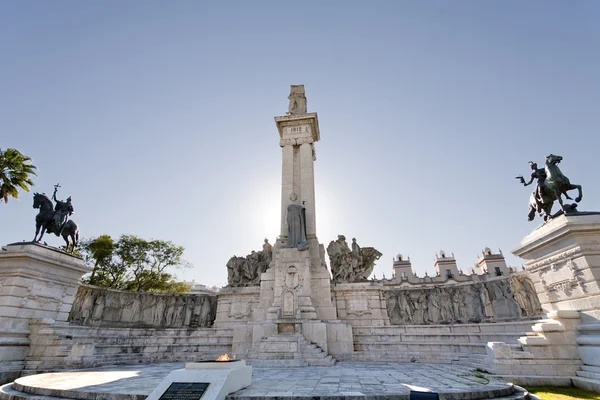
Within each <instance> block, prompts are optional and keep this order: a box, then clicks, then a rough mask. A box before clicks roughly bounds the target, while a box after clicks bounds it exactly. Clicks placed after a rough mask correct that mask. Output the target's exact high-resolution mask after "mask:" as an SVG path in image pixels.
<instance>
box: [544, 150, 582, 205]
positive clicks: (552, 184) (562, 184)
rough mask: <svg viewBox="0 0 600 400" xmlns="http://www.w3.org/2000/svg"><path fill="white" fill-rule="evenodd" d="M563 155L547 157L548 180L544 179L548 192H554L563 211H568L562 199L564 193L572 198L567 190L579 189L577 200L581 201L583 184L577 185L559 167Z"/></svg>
mask: <svg viewBox="0 0 600 400" xmlns="http://www.w3.org/2000/svg"><path fill="white" fill-rule="evenodd" d="M562 159H563V158H562V157H561V156H556V155H554V154H550V155H549V156H548V157H546V168H545V170H546V180H545V181H544V184H543V185H544V186H545V188H546V189H547V190H548V192H551V193H553V195H554V197H556V200H558V203H559V204H560V208H561V210H562V211H563V212H565V213H566V210H565V206H564V204H563V201H562V197H561V195H562V194H564V195H565V197H566V198H567V199H571V198H570V197H569V195H568V194H567V191H569V190H573V189H577V191H578V195H577V197H576V198H575V201H576V202H577V203H579V202H580V201H581V199H582V197H583V193H582V190H581V185H576V184H574V183H571V181H569V178H567V177H566V176H564V175H563V174H562V172H561V171H560V169H559V168H558V164H559V163H560V162H561V161H562Z"/></svg>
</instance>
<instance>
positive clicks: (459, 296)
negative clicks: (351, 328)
mask: <svg viewBox="0 0 600 400" xmlns="http://www.w3.org/2000/svg"><path fill="white" fill-rule="evenodd" d="M387 310H388V315H389V317H390V321H391V323H392V324H423V325H427V324H450V323H469V322H473V323H477V322H481V321H490V320H492V321H493V320H511V319H519V318H521V317H535V316H539V315H541V314H542V307H541V305H540V302H539V300H538V297H537V294H536V291H535V288H534V286H533V282H532V281H531V279H529V278H528V277H527V276H525V275H514V276H511V277H510V278H507V279H499V280H492V281H488V282H479V283H472V284H467V285H453V286H434V287H428V288H419V289H394V290H390V291H388V292H387Z"/></svg>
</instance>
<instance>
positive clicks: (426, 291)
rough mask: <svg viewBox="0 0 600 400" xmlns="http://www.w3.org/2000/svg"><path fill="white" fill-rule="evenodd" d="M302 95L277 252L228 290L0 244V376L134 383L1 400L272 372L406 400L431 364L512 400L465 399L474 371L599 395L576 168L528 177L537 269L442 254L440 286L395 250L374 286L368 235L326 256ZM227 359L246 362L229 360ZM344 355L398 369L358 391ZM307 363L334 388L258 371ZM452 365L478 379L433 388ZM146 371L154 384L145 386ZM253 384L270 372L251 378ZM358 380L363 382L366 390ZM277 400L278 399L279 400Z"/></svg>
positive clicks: (61, 221) (207, 383)
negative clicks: (107, 281) (135, 288)
mask: <svg viewBox="0 0 600 400" xmlns="http://www.w3.org/2000/svg"><path fill="white" fill-rule="evenodd" d="M288 99H289V107H288V111H287V112H286V113H285V115H283V116H278V117H275V124H276V127H277V131H278V134H279V145H280V147H281V151H282V172H281V176H282V179H281V187H282V190H281V207H280V209H279V212H280V230H279V235H278V237H277V238H276V240H275V241H274V242H273V244H271V243H269V241H268V240H267V239H265V241H264V243H263V244H262V249H261V250H257V251H252V252H251V253H250V254H247V255H246V256H243V257H242V256H233V257H231V258H230V259H229V261H228V262H227V265H226V269H227V274H228V285H227V286H226V287H224V288H222V289H221V290H220V291H219V292H218V293H203V294H201V295H197V294H188V295H180V294H158V293H139V292H124V291H119V290H112V289H106V288H100V287H94V286H90V285H82V284H80V282H79V278H80V277H81V275H82V274H84V273H86V272H87V271H88V270H89V268H87V267H86V266H85V263H84V262H83V260H81V259H80V258H78V257H75V256H73V255H71V254H68V253H66V252H63V251H59V250H57V249H51V248H48V247H46V246H42V245H39V244H37V243H22V244H14V245H9V246H6V247H5V248H3V251H1V252H0V333H1V334H2V335H1V336H0V344H1V345H2V347H0V359H1V360H2V361H8V363H6V362H5V363H4V364H2V365H0V379H1V380H2V381H4V382H8V381H9V380H12V379H14V378H16V377H18V376H19V375H31V374H39V373H43V372H50V371H60V370H68V369H71V370H72V369H81V368H96V367H101V366H105V365H110V367H105V368H109V369H110V371H111V373H115V375H114V376H120V377H125V378H127V379H125V380H123V381H122V382H118V381H119V379H116V380H115V378H114V377H113V376H112V375H110V374H104V373H103V374H97V373H96V371H106V369H102V368H100V369H96V370H94V371H75V372H73V371H63V372H60V373H58V374H53V377H54V378H56V379H57V380H58V381H57V382H56V385H57V386H53V385H52V383H51V382H50V380H52V379H51V377H50V378H48V377H47V376H45V375H44V374H41V375H36V376H26V377H21V378H19V379H17V380H16V381H15V382H14V384H13V385H12V386H10V384H9V385H5V386H2V387H0V398H3V397H2V396H5V397H6V396H20V393H30V394H37V393H38V392H42V391H43V393H45V394H57V393H66V392H64V391H63V389H64V386H63V385H64V382H66V381H69V380H71V381H73V382H74V383H73V385H72V386H74V387H75V389H77V390H78V391H77V393H75V392H73V393H75V394H74V395H77V396H80V397H81V398H83V397H84V396H85V397H86V398H88V397H89V398H92V397H94V398H95V396H96V391H100V392H103V393H110V394H111V395H112V394H113V393H115V394H116V395H123V394H124V393H121V392H118V391H122V390H123V383H124V382H127V383H128V384H129V385H130V387H129V388H127V391H128V394H127V395H128V396H129V395H133V394H132V393H134V392H135V395H134V396H140V398H143V397H142V396H147V395H150V396H151V397H150V398H159V399H161V398H163V399H166V398H178V396H179V397H181V396H184V395H185V396H187V397H186V398H189V397H192V396H195V397H194V398H198V397H199V396H202V395H203V394H202V393H204V396H205V397H204V398H207V397H210V396H216V397H219V398H222V397H224V396H226V395H227V393H230V392H232V391H237V392H236V393H234V394H233V395H232V396H233V398H235V396H241V397H243V396H246V395H248V396H256V395H257V393H258V392H261V391H263V390H264V388H265V387H266V386H265V383H266V382H268V380H269V379H271V380H272V379H273V376H276V378H275V379H277V380H278V381H277V382H274V383H273V382H272V381H271V382H269V385H273V386H272V387H275V386H276V387H277V389H278V390H279V389H281V391H282V392H285V396H286V397H295V396H303V397H311V398H313V397H318V396H324V395H329V394H331V393H330V392H331V391H333V390H335V391H340V393H342V392H343V391H344V390H346V391H349V392H347V393H346V394H347V395H348V396H350V397H352V396H356V397H362V398H364V396H371V395H373V396H375V395H388V394H392V393H391V392H394V393H393V394H394V395H395V394H400V392H402V390H403V389H406V388H404V386H406V385H409V384H412V383H415V382H414V380H411V379H413V378H408V374H410V373H411V372H412V371H415V370H418V369H423V368H424V369H425V370H428V369H430V368H433V370H430V371H428V372H425V374H427V375H428V376H430V377H431V379H429V380H428V381H427V385H428V386H429V387H431V388H435V387H439V389H440V390H446V389H447V390H448V392H447V393H457V392H460V393H461V396H462V394H463V393H467V392H469V393H470V394H469V396H471V397H470V398H484V397H485V398H493V397H494V396H499V395H501V394H502V393H503V394H504V395H509V394H513V393H514V392H515V388H514V387H512V385H511V384H508V383H505V382H503V383H502V385H501V386H494V385H492V386H489V385H488V384H487V383H479V384H480V385H481V386H482V387H481V390H482V391H481V393H479V392H477V393H475V392H473V391H472V388H468V389H466V386H469V387H470V386H472V385H473V382H474V381H473V379H474V378H475V377H473V376H471V375H469V374H470V373H472V372H473V369H474V368H480V369H483V370H486V371H491V372H493V373H495V374H497V375H499V376H501V377H506V379H509V380H510V381H511V382H515V383H522V384H547V383H550V384H557V385H558V384H566V385H570V384H571V383H572V382H573V383H575V384H577V385H580V386H583V387H588V388H592V389H593V388H596V389H597V390H599V391H600V372H599V371H600V365H599V364H600V363H599V362H598V360H599V359H600V345H599V343H600V324H598V323H597V321H598V318H600V285H599V284H598V282H599V281H600V280H599V279H600V273H599V271H600V261H599V260H600V247H599V246H600V214H598V213H590V212H580V211H578V210H577V204H576V203H577V202H579V201H581V198H582V191H581V187H580V186H578V185H574V184H571V183H570V181H569V180H568V179H567V178H566V177H565V176H564V175H562V173H561V172H560V170H559V169H558V166H557V165H558V164H559V163H560V162H561V161H562V157H560V156H556V155H552V154H551V155H549V156H548V157H546V166H545V168H544V169H539V168H537V165H536V164H535V163H533V162H532V163H530V167H531V168H532V171H533V172H532V175H531V177H530V179H529V181H526V180H525V179H524V178H523V177H517V178H518V179H520V181H521V182H522V183H523V184H524V185H525V186H528V185H531V184H533V183H534V182H536V183H537V187H536V189H535V190H534V191H533V193H532V194H531V199H530V213H529V217H530V219H532V218H534V217H535V215H536V214H538V215H540V216H541V217H542V218H543V220H544V223H543V225H542V226H540V227H538V228H536V229H535V230H534V231H533V232H532V233H531V234H530V235H528V236H527V237H526V238H525V239H523V241H522V242H521V246H520V247H519V248H518V249H516V250H515V251H514V253H515V254H516V255H518V256H520V257H523V258H524V259H525V260H526V262H527V270H524V271H517V270H516V269H515V268H511V267H509V266H508V265H506V262H505V260H504V256H503V255H502V252H501V251H498V252H497V253H495V252H493V251H492V250H491V249H490V248H485V250H483V251H482V253H481V256H480V257H479V259H478V261H477V263H476V264H475V266H474V267H473V268H472V269H471V271H472V273H471V274H465V273H463V271H462V269H461V268H458V265H457V260H456V259H455V257H454V254H451V253H446V252H444V251H443V250H442V251H440V252H439V254H436V257H435V264H434V267H435V273H434V274H433V275H432V276H428V275H427V274H425V276H424V277H419V276H417V275H416V274H415V273H414V271H413V269H412V264H411V262H410V258H406V257H403V256H402V255H400V254H399V255H398V256H397V257H395V258H394V261H393V268H394V273H393V274H392V277H391V278H390V279H386V278H385V276H384V277H383V279H375V277H374V276H373V277H372V276H371V274H372V271H373V268H374V265H375V262H376V261H377V260H379V259H380V257H381V256H382V254H381V253H380V252H379V251H377V250H376V249H375V248H374V247H368V246H364V247H362V246H361V245H359V242H358V241H357V240H356V239H352V240H351V243H350V244H348V242H347V241H346V237H345V236H344V235H339V236H338V237H337V240H333V241H331V242H329V245H328V248H327V250H328V251H327V253H328V258H329V262H330V266H331V274H330V271H329V270H328V268H327V264H326V252H325V248H324V246H323V245H322V244H321V242H320V241H319V238H318V236H317V223H316V203H315V196H316V193H315V183H314V174H315V172H314V168H315V161H316V153H315V145H316V143H317V142H318V141H319V140H320V131H319V123H318V117H317V114H316V113H309V112H308V110H307V107H306V104H307V100H306V95H305V91H304V87H303V86H302V85H296V86H292V88H291V92H290V95H289V97H288ZM274 146H275V144H274ZM57 188H58V185H57ZM572 189H574V190H578V195H577V196H576V197H575V196H574V197H575V203H573V204H568V203H566V202H563V200H562V196H564V197H565V198H569V196H567V194H568V193H567V192H568V191H569V190H572ZM53 198H54V200H55V201H56V202H57V204H58V206H56V207H53V204H52V200H51V199H49V198H48V197H47V196H45V195H39V194H36V200H34V201H35V202H36V203H34V204H38V206H39V207H40V214H43V215H41V216H39V218H40V220H41V224H40V225H39V226H40V229H41V228H42V227H46V229H47V231H51V232H53V233H55V234H57V235H64V233H65V231H67V230H71V231H72V229H71V228H73V225H72V224H70V223H71V222H72V221H70V220H67V218H66V217H67V216H68V215H70V214H71V213H72V211H73V208H72V205H70V202H69V201H68V200H67V201H64V202H63V201H59V200H58V199H57V196H56V191H55V194H54V196H53ZM555 202H558V204H560V210H559V211H557V212H553V211H552V205H553V204H554V203H555ZM42 211H43V213H42ZM36 220H37V218H36ZM69 226H70V227H71V228H69V229H67V228H68V227H69ZM42 232H43V231H42ZM57 232H58V233H57ZM350 237H351V236H350ZM36 240H39V239H38V238H37V234H36ZM224 267H225V266H224ZM475 270H478V272H477V273H476V272H475ZM76 291H77V292H76ZM536 292H537V293H536ZM538 297H539V298H538ZM544 313H546V314H545V315H544ZM67 314H68V315H67ZM223 353H230V354H231V353H233V354H235V355H236V356H237V358H236V360H242V361H235V360H229V361H231V362H230V363H227V364H219V363H218V362H221V361H222V357H223ZM158 361H161V362H165V361H171V362H182V361H191V362H192V363H189V364H187V365H186V368H185V369H181V367H182V365H177V366H176V365H174V364H164V363H163V364H161V366H157V365H156V364H152V363H155V362H158ZM209 361H210V362H209ZM213 361H214V362H213ZM336 361H354V362H384V363H390V364H379V365H378V366H374V364H364V365H361V366H360V367H361V369H362V367H366V368H368V369H369V371H370V372H372V371H375V370H377V374H378V375H377V376H380V377H382V379H383V380H378V381H377V382H376V383H375V382H373V383H371V382H370V381H369V379H372V377H367V378H366V379H364V380H363V381H362V382H361V379H360V378H362V376H361V372H360V371H354V368H355V366H356V365H355V364H343V363H342V364H341V365H335V364H336ZM246 362H247V363H248V364H249V366H246V365H245V363H246ZM419 363H424V364H420V365H421V366H420V367H419ZM426 363H433V364H435V365H433V366H431V365H429V366H428V365H427V364H426ZM119 364H122V365H124V366H123V368H120V369H119V367H117V366H118V365H119ZM127 364H135V366H133V365H129V366H128V365H127ZM145 364H151V365H145ZM440 364H447V365H445V366H441V365H440ZM250 365H251V366H252V369H251V368H250ZM305 366H331V367H332V368H329V369H327V370H326V371H327V377H325V378H323V379H324V382H323V385H322V386H323V387H322V388H319V387H315V388H314V390H313V388H310V389H309V388H306V387H305V386H306V382H305V381H304V380H305V379H306V376H307V375H306V374H307V373H308V374H313V375H310V376H311V379H313V378H314V380H315V381H317V380H320V379H321V378H322V377H321V374H322V371H324V370H323V369H318V370H316V369H302V370H299V371H298V373H296V372H295V371H296V370H293V371H290V370H286V372H283V373H282V372H281V371H277V375H272V376H266V375H268V374H269V371H273V370H272V369H266V370H265V369H262V368H261V367H277V368H279V367H305ZM349 366H350V367H349ZM131 368H134V369H135V374H136V375H137V374H138V370H139V372H140V376H139V378H140V380H141V381H142V382H144V383H143V384H140V385H137V384H135V383H133V382H137V381H132V380H129V379H133V378H132V377H131V373H132V370H131ZM157 368H158V369H160V368H162V369H161V371H163V372H165V373H164V375H162V376H159V375H160V374H157V373H156V369H157ZM358 369H359V368H357V370H358ZM393 369H395V372H392V370H393ZM173 370H176V371H173ZM348 370H352V371H350V375H348V373H349V372H348ZM455 370H456V371H458V372H460V376H463V377H465V378H464V380H463V379H462V378H460V380H459V381H455V380H454V379H456V378H457V377H455V378H453V379H452V380H448V381H452V382H458V383H459V384H460V387H444V386H445V384H444V385H441V386H436V384H437V383H439V382H437V381H438V379H437V378H438V377H439V375H440V374H443V375H451V374H452V373H453V372H454V371H455ZM265 371H266V372H265ZM315 371H316V372H315ZM398 371H402V373H401V374H396V372H398ZM78 373H82V374H83V375H84V376H86V374H90V375H88V378H90V379H91V377H92V376H93V380H92V382H94V384H86V385H81V384H80V383H81V381H80V380H79V378H78V375H77V374H78ZM73 374H75V375H73ZM144 374H146V375H144ZM147 374H150V375H152V379H151V382H154V383H153V384H148V382H149V381H147V380H146V379H147ZM251 374H256V378H257V379H256V380H255V383H251V380H250V376H251ZM265 374H266V375H265ZM335 374H338V375H337V377H334V379H335V380H337V379H338V378H339V380H340V382H339V384H338V383H336V384H335V389H332V390H329V388H330V386H329V381H327V384H325V381H326V378H328V377H332V376H334V375H335ZM379 374H381V375H379ZM391 374H395V375H398V376H399V377H398V378H397V379H396V378H394V380H393V382H392V385H394V386H397V387H394V388H385V390H381V388H380V386H382V385H383V386H385V381H389V379H390V376H391ZM242 375H243V376H242ZM284 375H285V378H283V376H284ZM296 375H298V376H296ZM417 375H418V376H416V377H415V378H414V379H421V378H422V376H421V375H422V373H418V374H417ZM73 376H76V378H73ZM165 376H166V377H167V378H166V379H165V380H164V382H163V383H160V381H161V380H163V378H164V377H165ZM38 377H39V378H38ZM46 378H48V379H46ZM490 378H492V377H490ZM344 379H346V380H352V387H350V386H351V385H347V382H344V381H343V380H344ZM407 379H408V380H407ZM493 379H497V378H493ZM356 380H358V381H359V382H358V383H357V384H356V386H354V384H355V381H356ZM112 381H115V382H116V383H115V384H114V385H115V386H113V387H112V389H111V388H109V387H110V385H111V384H112V383H111V382H112ZM382 382H383V383H382ZM488 382H489V381H488ZM88 383H89V382H88ZM157 385H158V386H157ZM246 385H249V386H248V387H247V388H244V389H242V388H243V387H245V386H246ZM452 385H453V383H452V384H451V386H452ZM465 385H466V386H465ZM586 385H587V386H586ZM594 385H596V386H594ZM80 386H83V387H80ZM317 386H318V385H317ZM325 386H326V387H325ZM374 386H377V387H374ZM401 386H402V387H401ZM152 387H156V390H155V391H154V393H151V392H152ZM269 387H271V386H269ZM331 387H333V385H332V386H331ZM498 388H500V389H501V390H502V393H500V392H497V389H498ZM238 389H240V390H239V391H238ZM388 389H389V390H388ZM270 390H271V389H268V391H270ZM478 390H479V389H478ZM69 392H72V391H69ZM263 394H265V393H262V392H261V396H262V395H263ZM342 394H343V395H346V394H344V393H342ZM405 394H406V393H405ZM480 394H481V395H480ZM279 395H281V393H273V392H268V393H266V394H265V397H268V396H279ZM469 396H467V397H469ZM478 396H479V397H478ZM78 398H79V397H78ZM514 398H521V397H514Z"/></svg>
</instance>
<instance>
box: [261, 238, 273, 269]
mask: <svg viewBox="0 0 600 400" xmlns="http://www.w3.org/2000/svg"><path fill="white" fill-rule="evenodd" d="M263 254H264V256H265V261H266V262H267V265H268V264H270V263H271V260H272V259H273V246H271V243H269V239H265V243H264V244H263Z"/></svg>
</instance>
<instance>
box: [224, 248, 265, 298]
mask: <svg viewBox="0 0 600 400" xmlns="http://www.w3.org/2000/svg"><path fill="white" fill-rule="evenodd" d="M272 257H273V247H272V246H271V244H270V243H269V241H268V240H267V239H265V242H264V244H263V250H262V251H254V250H252V252H251V253H250V254H248V255H247V256H246V257H237V256H233V257H231V258H230V259H229V261H227V285H228V286H231V287H240V286H259V285H260V276H261V274H263V273H265V272H266V271H267V269H268V268H269V264H270V263H271V259H272Z"/></svg>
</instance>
